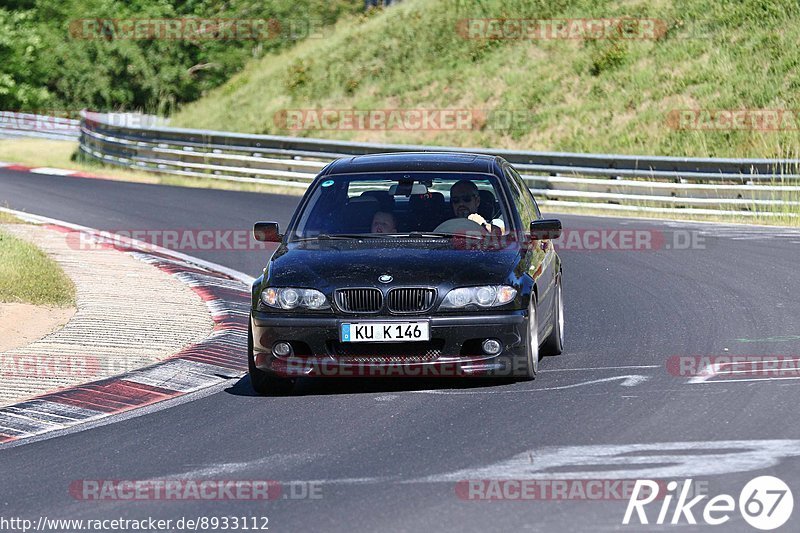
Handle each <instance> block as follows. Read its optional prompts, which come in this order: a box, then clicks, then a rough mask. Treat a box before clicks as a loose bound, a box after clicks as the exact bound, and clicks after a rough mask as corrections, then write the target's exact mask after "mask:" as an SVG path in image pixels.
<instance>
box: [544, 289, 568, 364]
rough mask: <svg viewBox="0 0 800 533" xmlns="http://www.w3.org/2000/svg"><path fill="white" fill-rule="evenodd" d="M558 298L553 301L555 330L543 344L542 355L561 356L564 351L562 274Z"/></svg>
mask: <svg viewBox="0 0 800 533" xmlns="http://www.w3.org/2000/svg"><path fill="white" fill-rule="evenodd" d="M555 290H556V296H555V300H554V301H553V307H554V309H553V315H552V316H553V318H552V320H553V329H552V330H550V335H548V336H547V339H545V341H544V343H543V344H542V355H544V356H548V355H560V354H561V352H562V351H563V350H564V296H563V293H562V290H561V274H559V275H558V279H557V280H556V288H555Z"/></svg>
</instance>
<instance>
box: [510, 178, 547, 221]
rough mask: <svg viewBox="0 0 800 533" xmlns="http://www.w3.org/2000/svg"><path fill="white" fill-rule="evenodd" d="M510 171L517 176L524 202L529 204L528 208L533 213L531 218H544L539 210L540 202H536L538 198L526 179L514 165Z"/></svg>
mask: <svg viewBox="0 0 800 533" xmlns="http://www.w3.org/2000/svg"><path fill="white" fill-rule="evenodd" d="M509 171H510V172H511V174H512V175H513V176H514V177H515V178H516V181H517V183H518V184H519V186H520V187H521V188H522V197H523V202H524V203H526V204H527V205H528V210H529V212H530V213H531V215H533V217H532V218H531V220H539V219H540V218H542V212H541V211H539V204H537V203H536V198H534V197H533V193H532V192H531V190H530V189H529V188H528V185H527V184H526V183H525V180H524V179H522V176H520V175H519V172H517V171H516V170H515V169H514V168H513V167H509Z"/></svg>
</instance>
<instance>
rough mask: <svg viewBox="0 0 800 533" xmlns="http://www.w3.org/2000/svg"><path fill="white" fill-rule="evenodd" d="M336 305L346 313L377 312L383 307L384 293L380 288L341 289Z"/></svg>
mask: <svg viewBox="0 0 800 533" xmlns="http://www.w3.org/2000/svg"><path fill="white" fill-rule="evenodd" d="M336 305H337V307H339V309H341V310H342V311H344V312H345V313H377V312H378V311H380V310H381V307H383V294H381V291H379V290H378V289H339V290H337V291H336Z"/></svg>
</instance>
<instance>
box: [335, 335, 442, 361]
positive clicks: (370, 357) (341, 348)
mask: <svg viewBox="0 0 800 533" xmlns="http://www.w3.org/2000/svg"><path fill="white" fill-rule="evenodd" d="M327 348H328V353H329V354H330V355H332V356H334V357H336V358H337V359H339V360H340V361H342V362H349V363H415V362H424V361H435V360H436V359H438V358H439V357H440V356H441V355H442V349H443V348H444V341H443V340H442V339H433V340H430V341H425V342H339V341H328V343H327Z"/></svg>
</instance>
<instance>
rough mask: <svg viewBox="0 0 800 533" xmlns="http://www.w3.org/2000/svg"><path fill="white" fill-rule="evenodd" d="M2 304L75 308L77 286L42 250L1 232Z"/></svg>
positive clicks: (0, 271)
mask: <svg viewBox="0 0 800 533" xmlns="http://www.w3.org/2000/svg"><path fill="white" fill-rule="evenodd" d="M3 216H5V215H4V214H3V213H0V217H3ZM0 220H2V218H0ZM0 302H15V303H16V302H19V303H30V304H34V305H50V306H55V307H71V306H74V305H75V286H74V285H73V283H72V280H70V279H69V278H68V277H67V275H66V274H64V271H63V270H61V267H59V266H58V264H57V263H56V262H55V261H53V260H52V259H50V258H49V257H47V255H46V254H45V253H44V252H42V251H41V250H40V249H39V248H37V247H36V246H34V245H33V244H31V243H29V242H26V241H23V240H21V239H18V238H16V237H13V236H11V235H9V234H8V233H6V232H4V231H2V230H0Z"/></svg>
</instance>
